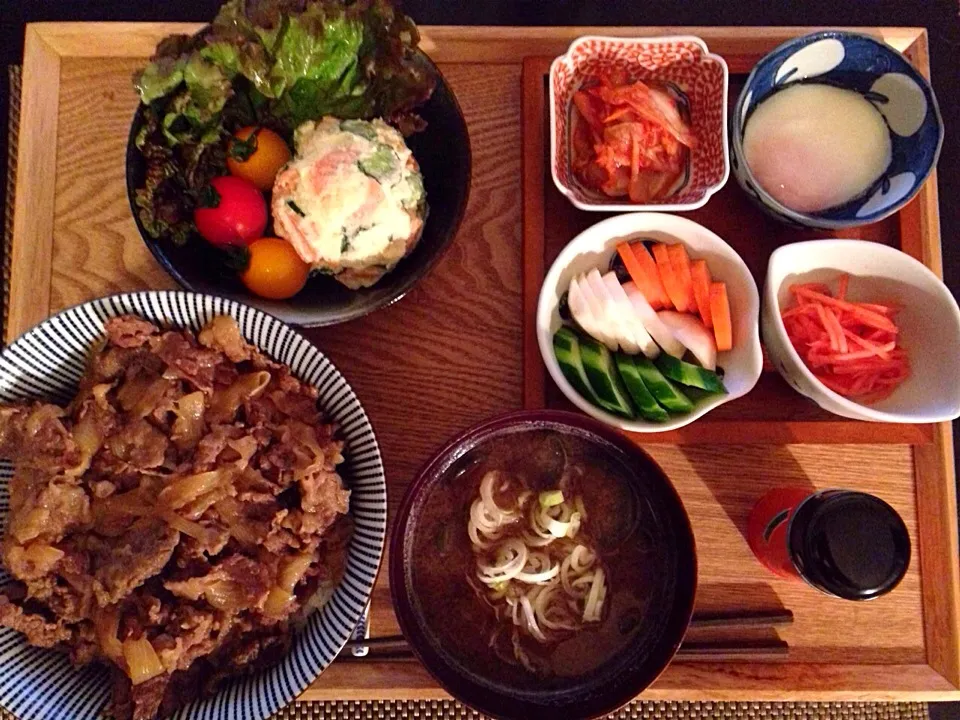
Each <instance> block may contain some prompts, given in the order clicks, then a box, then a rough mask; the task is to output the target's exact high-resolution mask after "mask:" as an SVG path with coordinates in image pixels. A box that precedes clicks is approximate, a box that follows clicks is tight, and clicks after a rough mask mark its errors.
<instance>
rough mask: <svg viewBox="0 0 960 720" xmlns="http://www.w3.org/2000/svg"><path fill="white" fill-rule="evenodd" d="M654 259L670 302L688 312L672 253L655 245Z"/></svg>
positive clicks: (681, 310) (663, 247) (661, 245)
mask: <svg viewBox="0 0 960 720" xmlns="http://www.w3.org/2000/svg"><path fill="white" fill-rule="evenodd" d="M653 258H654V260H656V261H657V270H659V271H660V279H661V280H663V287H664V288H665V289H666V291H667V295H668V296H669V298H670V302H671V303H672V304H673V306H674V307H676V308H677V310H679V311H680V312H687V311H688V310H689V309H690V308H689V307H687V295H686V293H685V292H683V289H682V288H681V287H680V281H679V280H678V279H677V274H676V273H675V272H674V271H673V263H671V262H670V253H669V252H668V251H667V246H666V245H664V244H663V243H657V244H656V245H654V246H653ZM718 349H719V348H718Z"/></svg>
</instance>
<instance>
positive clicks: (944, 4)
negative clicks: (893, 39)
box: [0, 0, 960, 719]
mask: <svg viewBox="0 0 960 720" xmlns="http://www.w3.org/2000/svg"><path fill="white" fill-rule="evenodd" d="M220 4H221V0H162V1H158V0H151V1H145V0H141V1H140V2H137V0H0V65H3V66H7V65H11V64H15V63H20V62H21V59H22V57H23V26H24V24H25V23H28V22H39V21H43V20H139V21H160V20H165V21H205V20H210V19H211V18H212V17H213V16H214V15H215V14H216V11H217V8H218V7H219V6H220ZM403 7H404V10H405V11H406V12H407V14H408V15H410V16H411V17H413V18H414V20H416V21H417V22H418V23H420V24H423V25H671V26H680V25H815V26H883V25H886V26H891V25H906V26H920V27H926V28H927V30H928V31H929V33H930V46H931V47H930V55H931V63H932V71H933V86H934V89H935V91H936V94H937V98H938V100H939V103H940V110H941V112H942V114H943V119H944V124H945V126H946V139H945V141H944V144H943V151H942V154H941V156H940V163H939V184H940V215H941V222H942V242H943V258H944V272H945V275H946V280H947V284H948V285H949V286H950V288H951V290H952V291H953V293H954V295H958V291H960V246H958V244H957V242H956V241H955V237H956V235H957V233H958V231H960V203H958V202H956V199H957V198H958V197H960V0H655V1H653V0H472V1H471V0H405V2H404V3H403ZM7 83H8V81H7V74H6V72H5V71H4V72H2V73H0V123H2V125H0V159H2V161H3V163H4V165H3V170H4V172H3V174H2V175H0V178H2V177H5V175H6V172H5V171H6V158H7V147H6V146H7V133H6V126H7V123H6V118H7V106H8V96H9V88H8V84H7ZM21 132H30V128H21ZM2 212H3V207H2V204H0V213H2ZM0 219H2V215H0ZM957 352H960V348H958V349H957ZM957 381H958V382H960V378H957ZM958 447H960V446H958ZM932 711H933V716H934V717H935V718H944V719H945V718H953V717H960V706H958V705H955V704H949V705H939V706H934V707H933V708H932Z"/></svg>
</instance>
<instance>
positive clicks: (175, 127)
mask: <svg viewBox="0 0 960 720" xmlns="http://www.w3.org/2000/svg"><path fill="white" fill-rule="evenodd" d="M418 42H419V35H418V33H417V28H416V26H415V25H414V23H413V21H412V20H410V18H408V17H407V16H406V15H404V14H403V13H401V12H399V11H397V10H396V9H395V8H394V7H393V5H392V4H391V2H389V0H354V1H352V2H351V1H350V0H257V1H254V0H230V2H227V3H226V4H225V5H223V7H222V8H221V9H220V12H219V13H218V14H217V16H216V18H215V19H214V20H213V22H212V23H211V25H210V26H209V27H208V28H206V29H204V30H203V31H201V32H200V33H198V34H197V35H194V36H186V35H174V36H171V37H169V38H166V39H165V40H163V41H162V42H161V43H160V44H159V45H158V46H157V52H156V55H155V56H154V57H153V58H152V59H151V62H150V64H149V65H147V67H146V68H144V70H143V71H141V72H140V73H138V74H137V75H136V76H135V78H134V84H135V86H136V89H137V91H138V92H139V94H140V99H141V101H142V102H143V104H144V105H146V106H147V107H146V108H145V109H144V113H143V116H144V122H143V126H142V128H141V130H140V132H139V134H138V136H137V138H136V145H137V147H138V148H139V149H140V151H141V152H142V153H143V156H144V158H145V159H146V165H147V170H146V181H145V183H144V186H143V187H141V188H139V189H138V190H137V192H136V204H137V207H138V210H139V215H140V219H141V221H142V223H143V225H144V227H145V228H146V230H147V232H148V233H150V235H152V236H153V237H156V238H159V237H161V236H167V237H169V238H170V239H172V240H173V241H174V242H177V243H183V242H185V241H186V239H187V237H188V236H189V235H190V234H191V232H192V230H193V226H192V223H191V217H192V213H193V210H194V206H195V204H196V194H197V192H198V191H199V190H200V189H201V188H202V187H203V186H204V185H206V184H207V183H208V182H209V181H210V179H211V178H213V177H216V176H219V175H223V174H225V172H226V144H227V140H228V138H229V137H230V135H231V133H233V132H234V131H235V130H237V129H238V128H240V127H243V126H260V127H267V128H270V129H272V130H274V131H276V132H278V133H279V134H280V135H281V136H283V137H284V138H285V139H286V140H287V141H288V142H289V141H290V139H291V137H292V134H293V131H294V129H295V128H297V127H298V126H299V125H301V124H302V123H304V122H305V121H308V120H319V119H320V118H322V117H323V116H325V115H333V116H336V117H338V118H345V119H354V118H356V119H371V118H374V117H382V118H384V119H385V120H387V121H388V122H389V123H391V124H392V125H394V126H396V127H398V128H400V129H401V130H402V131H403V132H412V131H414V130H416V129H419V127H420V126H421V125H422V121H421V120H420V118H418V117H417V116H416V115H415V114H414V111H415V109H416V108H417V106H419V105H421V104H422V103H424V102H425V101H426V100H427V99H429V97H430V95H431V94H432V92H433V89H434V87H435V85H436V77H435V75H434V73H433V71H432V70H431V69H430V65H429V64H428V63H427V62H425V61H423V59H422V56H420V55H419V54H418V51H417V49H416V48H417V43H418ZM360 128H362V126H360V125H358V126H356V127H355V128H354V130H353V131H354V132H369V130H367V129H360ZM344 129H348V130H349V129H350V128H349V126H348V127H345V128H344ZM376 171H377V172H380V170H379V169H377V170H376Z"/></svg>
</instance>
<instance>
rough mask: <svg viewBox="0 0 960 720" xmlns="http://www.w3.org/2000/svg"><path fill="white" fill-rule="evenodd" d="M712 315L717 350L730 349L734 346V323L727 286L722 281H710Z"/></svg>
mask: <svg viewBox="0 0 960 720" xmlns="http://www.w3.org/2000/svg"><path fill="white" fill-rule="evenodd" d="M710 315H711V316H712V317H713V334H714V336H715V337H716V339H717V350H719V351H724V350H730V349H731V348H732V347H733V323H732V322H731V320H730V300H729V299H728V298H727V286H726V284H724V283H722V282H715V283H710Z"/></svg>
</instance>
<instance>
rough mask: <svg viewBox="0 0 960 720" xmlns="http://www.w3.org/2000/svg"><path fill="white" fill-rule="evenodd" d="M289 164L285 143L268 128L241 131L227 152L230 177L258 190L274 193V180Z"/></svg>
mask: <svg viewBox="0 0 960 720" xmlns="http://www.w3.org/2000/svg"><path fill="white" fill-rule="evenodd" d="M289 160H290V148H289V147H287V143H286V142H284V140H283V138H282V137H280V136H279V135H277V134H276V133H275V132H274V131H273V130H270V129H268V128H261V127H245V128H240V129H239V130H237V132H235V133H234V134H233V139H232V140H231V141H230V146H229V147H228V148H227V169H228V170H230V174H231V175H236V176H237V177H241V178H243V179H244V180H249V181H250V182H252V183H253V184H254V185H256V186H257V187H258V188H260V189H261V190H271V189H273V180H274V178H276V177H277V173H278V172H279V171H280V168H281V167H283V166H284V165H285V164H286V163H287V161H289Z"/></svg>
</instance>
